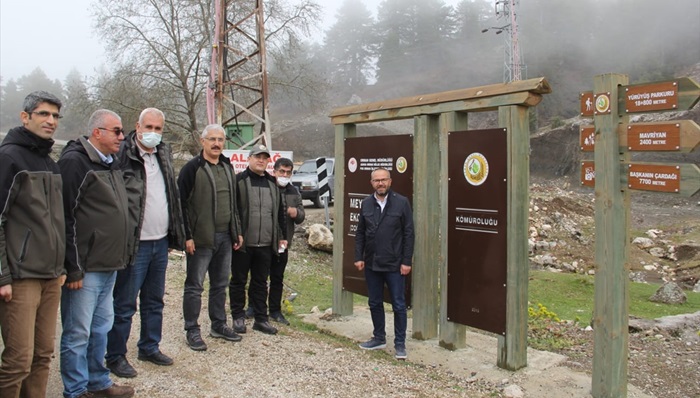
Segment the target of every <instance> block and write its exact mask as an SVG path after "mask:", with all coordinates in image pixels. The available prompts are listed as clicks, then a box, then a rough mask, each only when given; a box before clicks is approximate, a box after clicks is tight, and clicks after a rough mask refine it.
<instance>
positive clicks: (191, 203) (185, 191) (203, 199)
mask: <svg viewBox="0 0 700 398" xmlns="http://www.w3.org/2000/svg"><path fill="white" fill-rule="evenodd" d="M219 162H221V163H222V164H223V165H224V169H225V170H226V171H227V172H226V179H227V181H228V187H229V195H230V200H229V203H231V223H230V224H229V232H230V233H231V239H232V240H233V242H237V241H238V235H243V233H242V232H241V222H240V218H239V215H238V206H237V205H236V184H235V183H234V181H235V177H234V175H233V167H231V162H230V161H229V160H228V158H226V156H223V155H222V156H219ZM177 184H178V187H179V188H180V201H181V202H182V214H183V216H184V226H185V237H186V239H187V240H189V239H193V240H194V243H195V245H196V246H197V247H205V248H210V249H213V248H214V241H215V235H216V227H215V222H214V220H215V219H216V210H215V209H216V208H217V204H216V186H215V183H214V175H213V173H212V171H211V167H210V165H209V162H207V161H206V160H205V159H204V158H203V157H202V154H201V153H200V154H199V155H198V156H196V157H194V158H192V159H191V160H190V161H189V162H187V164H185V166H184V167H183V168H182V170H180V175H179V176H178V178H177Z"/></svg>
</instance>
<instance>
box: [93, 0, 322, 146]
mask: <svg viewBox="0 0 700 398" xmlns="http://www.w3.org/2000/svg"><path fill="white" fill-rule="evenodd" d="M249 2H250V1H247V2H246V1H239V2H237V3H241V4H242V5H244V4H245V5H247V4H248V3H249ZM94 6H95V7H94V15H95V17H96V23H97V27H98V28H99V29H98V31H99V34H100V35H101V36H102V38H103V39H105V40H106V41H107V43H108V48H110V50H111V51H113V53H114V54H115V60H116V61H118V62H116V63H115V64H116V67H115V71H118V74H115V75H114V76H115V77H117V76H118V79H116V80H115V79H108V80H105V79H102V85H101V86H100V88H99V89H100V90H101V91H102V92H103V93H104V94H105V95H106V96H103V97H102V99H103V101H107V102H112V103H114V104H118V105H120V106H122V107H124V108H130V107H135V105H136V104H138V102H139V98H138V96H139V95H140V94H141V93H145V92H149V91H151V93H149V95H148V97H151V98H153V97H155V98H153V102H151V103H149V104H147V106H158V107H160V108H161V109H163V111H164V112H166V115H167V118H168V120H167V122H168V124H169V125H170V126H171V127H173V128H178V129H180V130H181V131H180V132H181V133H189V136H191V137H193V138H195V137H196V136H197V134H198V132H199V130H200V128H199V121H200V120H206V109H205V106H206V105H205V102H206V101H205V94H206V89H207V84H209V78H208V75H209V71H208V70H207V69H208V65H209V64H210V58H211V51H210V48H211V46H212V45H213V44H214V42H215V41H214V39H213V35H214V13H215V1H214V0H122V1H112V0H96V2H95V3H94ZM242 8H244V7H241V9H242ZM267 10H268V11H267V13H266V14H267V15H269V17H267V19H266V21H265V24H266V30H267V32H268V33H269V40H271V41H272V42H273V45H272V46H268V51H274V49H275V48H276V45H274V40H281V41H284V39H285V38H287V39H288V38H290V37H296V35H298V34H299V33H300V32H301V33H303V32H304V31H305V30H306V29H308V25H309V24H310V23H312V22H313V21H315V20H317V19H318V5H316V4H315V3H314V2H313V1H310V0H305V1H304V2H302V3H301V4H300V5H296V6H293V7H289V6H286V5H285V3H283V2H281V1H278V0H271V1H270V2H269V3H268V6H267ZM125 80H126V81H128V82H129V83H130V84H131V85H132V87H133V85H134V83H135V82H137V83H136V86H139V85H140V87H141V90H140V91H141V92H134V93H131V95H126V96H125V95H124V94H125V93H124V92H123V90H115V89H114V88H113V87H110V85H114V84H115V83H116V84H117V85H119V84H120V83H121V82H123V81H125ZM153 93H157V95H155V96H153V95H151V94H153ZM138 106H139V107H140V106H141V104H138Z"/></svg>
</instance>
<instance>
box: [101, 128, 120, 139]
mask: <svg viewBox="0 0 700 398" xmlns="http://www.w3.org/2000/svg"><path fill="white" fill-rule="evenodd" d="M97 129H98V130H104V131H111V132H113V133H114V135H116V136H117V137H119V136H120V135H122V134H124V130H123V129H120V128H119V127H115V128H113V129H106V128H104V127H98V128H97Z"/></svg>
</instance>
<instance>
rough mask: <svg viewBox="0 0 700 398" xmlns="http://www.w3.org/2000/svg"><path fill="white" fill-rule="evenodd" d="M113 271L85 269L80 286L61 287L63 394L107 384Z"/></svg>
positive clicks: (66, 395)
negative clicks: (106, 358)
mask: <svg viewBox="0 0 700 398" xmlns="http://www.w3.org/2000/svg"><path fill="white" fill-rule="evenodd" d="M116 274H117V273H116V272H115V271H108V272H86V273H85V277H84V278H83V287H82V288H81V289H78V290H70V289H68V288H66V287H63V292H62V295H61V321H62V324H63V333H62V334H61V378H62V379H63V396H64V397H66V398H73V397H77V396H78V395H80V394H82V393H84V392H85V391H97V390H104V389H105V388H109V387H110V386H111V385H112V380H111V379H110V378H109V369H107V368H106V367H105V366H104V357H105V350H106V347H107V332H109V330H110V329H111V328H112V321H113V320H114V307H113V304H112V289H113V288H114V281H115V278H116Z"/></svg>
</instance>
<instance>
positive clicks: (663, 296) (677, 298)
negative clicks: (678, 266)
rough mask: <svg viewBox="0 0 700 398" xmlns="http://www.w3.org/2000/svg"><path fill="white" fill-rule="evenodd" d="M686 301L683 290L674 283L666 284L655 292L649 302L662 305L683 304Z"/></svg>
mask: <svg viewBox="0 0 700 398" xmlns="http://www.w3.org/2000/svg"><path fill="white" fill-rule="evenodd" d="M687 300H688V297H686V295H685V293H683V290H681V288H680V287H679V286H678V285H677V284H676V283H675V282H666V283H664V284H663V286H661V287H660V288H659V290H657V291H656V293H654V294H653V295H652V296H651V297H649V301H653V302H655V303H664V304H683V303H685V302H686V301H687Z"/></svg>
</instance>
